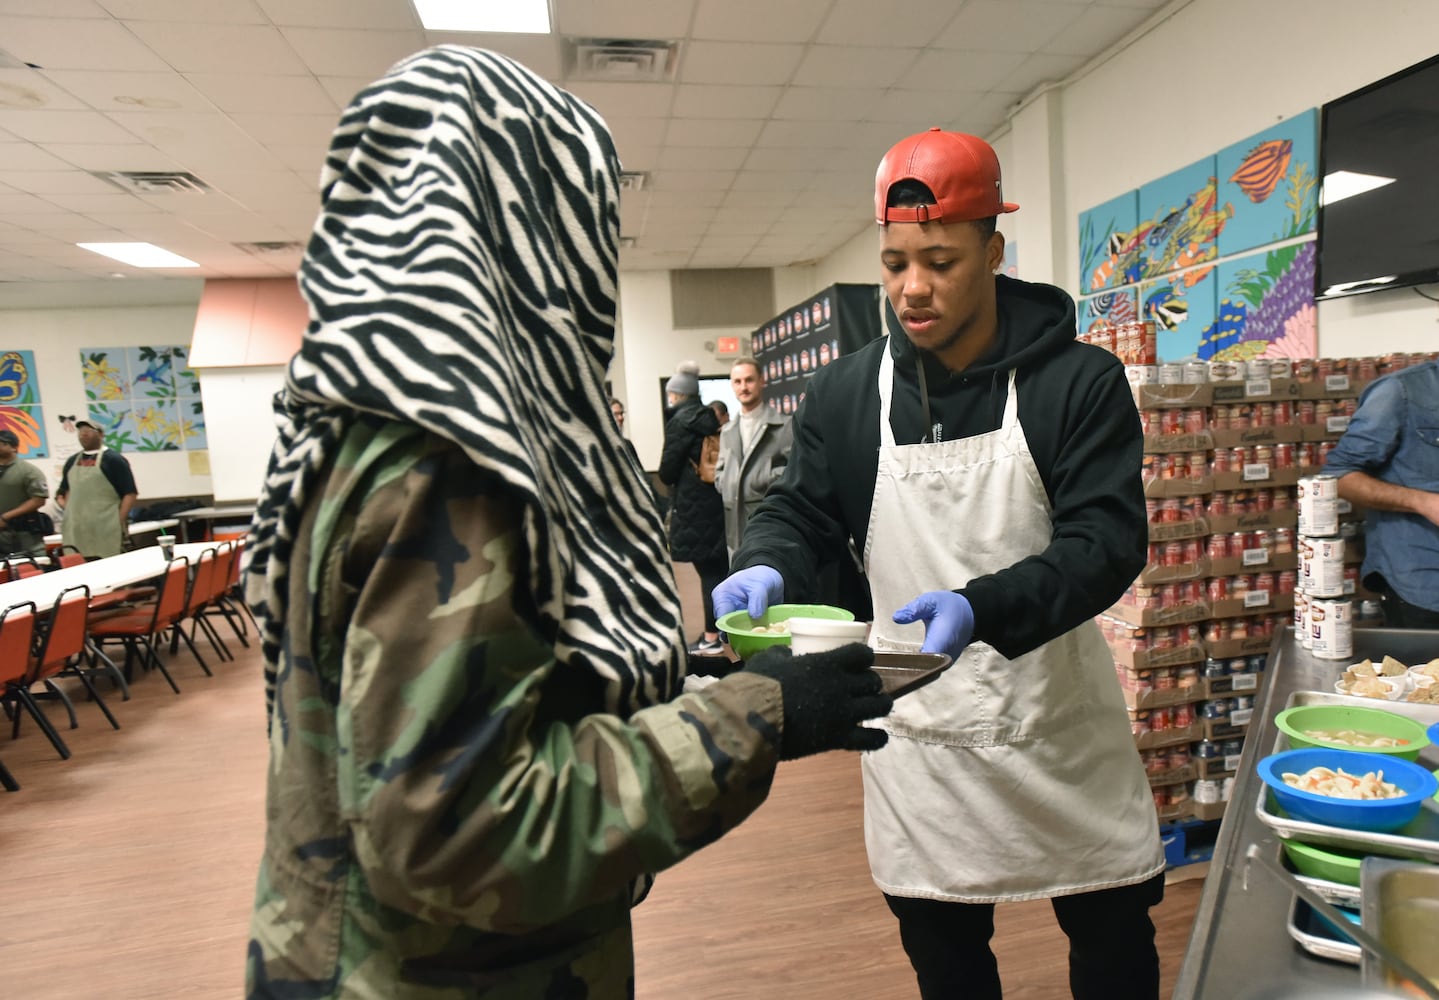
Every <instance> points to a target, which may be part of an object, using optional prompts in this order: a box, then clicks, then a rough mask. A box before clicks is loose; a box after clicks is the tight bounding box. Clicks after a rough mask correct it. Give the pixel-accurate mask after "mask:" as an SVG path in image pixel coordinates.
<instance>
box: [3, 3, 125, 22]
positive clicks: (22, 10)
mask: <svg viewBox="0 0 1439 1000" xmlns="http://www.w3.org/2000/svg"><path fill="white" fill-rule="evenodd" d="M5 13H7V14H14V15H17V16H24V17H94V18H100V19H103V20H108V19H109V17H110V12H109V11H107V10H106V9H105V8H104V7H101V6H100V5H99V4H98V3H96V2H95V0H5Z"/></svg>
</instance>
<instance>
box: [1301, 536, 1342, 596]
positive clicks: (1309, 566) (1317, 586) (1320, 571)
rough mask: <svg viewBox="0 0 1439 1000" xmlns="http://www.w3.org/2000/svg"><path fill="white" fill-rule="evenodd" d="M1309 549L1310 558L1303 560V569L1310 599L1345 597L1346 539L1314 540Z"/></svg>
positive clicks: (1305, 586) (1305, 588)
mask: <svg viewBox="0 0 1439 1000" xmlns="http://www.w3.org/2000/svg"><path fill="white" fill-rule="evenodd" d="M1308 549H1309V552H1308V558H1307V559H1303V566H1302V567H1301V569H1302V572H1303V574H1304V590H1305V591H1306V592H1307V593H1308V594H1309V596H1310V597H1341V596H1343V594H1344V539H1342V538H1313V539H1310V540H1309V546H1308ZM1302 555H1303V553H1302V552H1301V556H1302Z"/></svg>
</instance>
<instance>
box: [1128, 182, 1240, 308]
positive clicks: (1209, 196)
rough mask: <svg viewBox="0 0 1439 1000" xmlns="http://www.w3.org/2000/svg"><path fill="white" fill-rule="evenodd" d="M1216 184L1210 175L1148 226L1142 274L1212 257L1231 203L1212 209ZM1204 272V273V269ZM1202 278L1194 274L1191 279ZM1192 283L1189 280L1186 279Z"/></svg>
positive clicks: (1158, 272) (1231, 213) (1231, 214)
mask: <svg viewBox="0 0 1439 1000" xmlns="http://www.w3.org/2000/svg"><path fill="white" fill-rule="evenodd" d="M1218 189H1219V185H1218V183H1217V182H1216V181H1215V179H1214V178H1213V177H1210V178H1209V180H1208V181H1207V182H1206V183H1205V184H1204V186H1203V187H1201V188H1199V190H1197V191H1195V192H1194V193H1193V194H1191V195H1190V196H1189V197H1188V198H1186V199H1184V204H1183V205H1180V206H1179V207H1178V208H1175V209H1171V210H1170V211H1169V212H1168V213H1166V214H1165V216H1164V217H1163V218H1162V219H1159V220H1157V221H1156V222H1154V223H1152V224H1146V225H1149V227H1150V228H1149V230H1148V233H1147V234H1146V236H1145V249H1146V254H1145V256H1146V261H1145V275H1146V276H1148V277H1156V276H1158V275H1161V274H1167V273H1168V272H1170V271H1174V270H1177V269H1179V268H1181V267H1189V266H1190V265H1193V264H1197V263H1200V262H1202V261H1207V260H1213V259H1214V256H1215V252H1216V250H1215V241H1216V240H1217V239H1218V238H1219V234H1220V233H1221V232H1223V230H1224V226H1225V224H1226V223H1228V222H1229V220H1230V219H1231V218H1233V217H1234V206H1233V205H1228V204H1226V205H1225V206H1224V207H1223V208H1216V203H1217V201H1218ZM1206 273H1207V272H1206ZM1202 277H1204V275H1203V274H1201V275H1198V276H1197V277H1196V278H1195V279H1194V281H1198V280H1199V279H1200V278H1202ZM1190 284H1193V282H1190Z"/></svg>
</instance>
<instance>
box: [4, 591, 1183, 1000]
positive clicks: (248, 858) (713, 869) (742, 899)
mask: <svg viewBox="0 0 1439 1000" xmlns="http://www.w3.org/2000/svg"><path fill="white" fill-rule="evenodd" d="M681 581H682V584H683V585H684V586H685V587H686V589H687V590H688V588H692V587H693V578H692V577H690V578H688V579H687V578H686V577H685V576H684V575H683V574H682V576H681ZM688 592H689V593H690V594H692V593H693V591H692V590H688ZM686 604H687V606H689V605H690V604H691V601H690V600H689V599H687V601H686ZM232 645H233V644H232ZM172 672H173V673H174V674H175V677H176V679H177V681H178V682H179V684H180V687H181V689H182V691H183V693H182V694H180V695H178V696H177V695H174V694H172V693H171V692H170V690H169V688H168V687H166V686H165V684H164V681H163V680H162V679H161V678H159V677H157V676H154V675H153V674H151V675H146V676H143V677H141V678H139V680H138V681H137V683H136V684H135V686H134V698H133V699H132V700H131V701H129V702H122V701H120V699H119V696H118V694H116V695H115V696H113V697H111V698H110V699H109V701H110V705H111V708H112V709H113V711H114V712H115V714H116V716H117V717H118V718H119V720H120V722H121V724H122V725H123V726H124V728H123V729H122V730H120V731H119V732H115V731H112V730H111V729H110V728H109V727H108V726H107V725H106V724H105V721H104V719H103V718H102V717H101V715H100V713H99V711H98V709H97V708H96V707H95V706H94V705H90V704H84V703H80V704H79V705H78V710H79V713H80V728H79V729H76V730H62V732H63V734H64V736H65V738H66V740H67V742H69V744H70V746H71V748H72V750H73V751H74V758H73V759H72V760H69V761H61V760H59V759H58V758H57V757H56V756H55V754H54V752H53V750H52V749H51V748H50V745H49V744H48V743H47V742H46V741H45V740H44V739H43V737H41V735H40V734H39V732H38V731H37V730H36V729H35V727H34V725H33V723H31V722H29V720H27V721H26V723H25V724H24V726H23V729H22V732H21V736H20V739H19V740H18V741H16V742H13V743H12V742H10V740H9V739H8V733H6V734H5V735H4V736H0V759H3V760H4V761H5V763H6V764H7V765H8V766H9V767H10V770H11V771H12V772H14V774H15V776H16V777H17V778H18V779H19V780H20V782H21V784H22V785H23V786H24V788H23V789H22V790H21V791H20V792H17V793H12V794H0V859H3V860H0V863H3V865H4V874H5V882H4V885H5V893H4V898H5V904H4V907H3V917H0V997H5V998H15V1000H96V998H105V1000H131V998H175V997H184V998H206V1000H208V998H216V1000H219V998H230V997H235V996H238V995H239V994H240V988H241V987H240V984H241V982H242V978H243V957H244V948H245V938H246V927H247V924H248V920H249V911H250V902H251V892H252V886H253V879H254V873H255V866H256V863H257V860H258V858H259V854H260V850H261V844H262V839H263V794H264V769H265V761H266V744H265V737H264V718H263V708H262V693H261V692H262V682H261V672H260V665H259V658H258V655H257V654H256V653H255V652H253V651H250V652H248V653H245V652H243V651H241V656H240V658H239V660H238V661H237V662H236V663H232V664H224V665H217V666H216V676H215V677H214V678H206V677H205V676H204V675H203V674H201V672H200V671H199V669H198V667H196V666H195V665H194V663H193V661H192V660H191V659H190V658H189V657H188V655H182V656H180V657H178V659H177V661H176V664H175V666H174V667H173V668H172ZM48 707H49V709H50V713H51V716H52V718H55V719H57V720H58V719H61V718H63V713H62V712H61V711H60V709H59V707H58V706H53V705H52V706H48ZM1199 886H1200V883H1199V882H1198V881H1189V882H1181V883H1179V884H1177V885H1172V886H1170V888H1169V890H1168V891H1167V894H1166V899H1165V902H1164V904H1163V905H1162V906H1161V907H1160V908H1159V909H1158V910H1156V911H1155V913H1156V922H1157V923H1158V925H1159V927H1160V949H1161V954H1162V956H1163V963H1164V994H1165V995H1168V993H1169V992H1170V990H1171V989H1172V985H1173V983H1174V979H1175V973H1176V971H1177V969H1178V964H1179V960H1180V957H1181V956H1182V953H1183V950H1184V945H1185V941H1186V939H1187V936H1188V933H1189V925H1190V923H1191V922H1192V919H1193V912H1194V905H1195V902H1196V901H1197V899H1198V894H1199ZM635 923H636V938H637V946H636V965H637V995H638V997H639V998H640V1000H730V998H736V1000H737V998H741V997H744V998H750V997H755V996H775V997H785V998H786V1000H811V998H813V1000H820V998H824V1000H833V998H837V997H845V998H849V997H876V998H909V997H914V996H916V991H915V988H914V981H913V977H912V975H911V973H910V971H909V966H908V963H907V961H906V959H905V957H904V953H903V951H902V950H901V949H900V946H899V940H898V934H897V932H896V930H895V927H894V921H893V919H892V918H891V917H890V915H889V912H888V910H887V909H886V908H885V906H884V903H883V900H882V898H881V897H880V895H879V892H878V891H877V890H876V889H875V888H874V885H873V883H872V882H871V881H870V878H869V872H868V868H867V866H866V863H865V860H864V847H863V843H862V836H861V833H860V786H859V776H858V767H857V759H856V758H855V757H854V756H853V755H851V754H827V755H823V756H820V757H814V758H809V759H806V760H802V761H795V762H792V763H788V764H785V765H783V766H782V767H781V768H780V772H779V775H778V777H777V779H776V782H775V786H774V790H773V792H772V793H771V795H770V798H769V800H768V801H767V802H766V803H765V805H764V806H763V807H761V809H760V810H759V811H758V812H757V813H756V814H755V815H754V816H753V817H751V819H750V820H749V821H748V822H746V823H745V824H744V825H742V826H741V827H740V828H739V829H738V830H736V831H734V833H733V834H731V835H730V836H729V837H727V838H725V839H724V840H722V841H720V842H719V843H717V844H714V845H712V846H711V847H709V848H707V849H705V850H704V851H701V852H700V853H699V854H697V855H695V856H694V857H692V858H690V859H689V860H687V861H685V862H684V863H682V864H681V865H679V866H677V867H676V868H674V869H672V870H671V871H669V872H666V873H664V874H662V875H661V876H660V879H659V882H658V883H657V885H656V887H655V889H654V891H653V893H652V894H651V896H650V898H649V899H648V900H647V901H646V902H645V903H644V904H643V905H642V906H641V907H640V908H639V909H638V910H636V913H635ZM998 925H999V927H998V932H997V934H996V944H995V948H996V952H997V953H998V955H999V959H1000V966H1001V972H1002V974H1003V975H1004V977H1005V982H1006V990H1007V995H1008V996H1010V997H1020V998H1036V1000H1037V998H1049V997H1055V998H1059V997H1064V996H1067V995H1068V990H1067V988H1066V986H1065V975H1066V974H1065V961H1064V953H1065V942H1064V939H1063V936H1062V935H1061V934H1060V932H1059V930H1058V929H1057V927H1056V926H1055V924H1054V919H1053V914H1052V912H1051V911H1050V909H1049V906H1048V904H1047V903H1042V902H1041V903H1026V904H1020V905H1016V906H1011V907H1001V908H1000V912H999V918H998Z"/></svg>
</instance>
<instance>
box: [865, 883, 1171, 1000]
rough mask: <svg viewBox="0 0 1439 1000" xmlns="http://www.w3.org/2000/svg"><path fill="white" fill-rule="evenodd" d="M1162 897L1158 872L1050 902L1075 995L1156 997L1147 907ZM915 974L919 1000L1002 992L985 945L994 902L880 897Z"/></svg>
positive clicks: (977, 999) (982, 997) (1080, 999)
mask: <svg viewBox="0 0 1439 1000" xmlns="http://www.w3.org/2000/svg"><path fill="white" fill-rule="evenodd" d="M1163 898H1164V873H1163V872H1161V873H1160V874H1158V875H1156V876H1154V878H1152V879H1149V880H1148V881H1146V882H1140V883H1138V884H1137V885H1127V886H1121V887H1119V888H1117V889H1100V890H1097V891H1095V892H1086V893H1080V894H1078V895H1074V896H1056V897H1054V899H1052V900H1050V902H1051V903H1052V904H1053V906H1054V915H1055V917H1056V918H1057V919H1058V920H1059V926H1060V928H1061V929H1062V930H1063V931H1064V933H1065V934H1066V935H1067V936H1068V937H1069V990H1070V992H1071V993H1072V994H1073V995H1074V997H1075V998H1076V1000H1157V998H1158V996H1159V953H1158V952H1157V951H1156V950H1155V947H1154V922H1153V921H1151V920H1150V919H1149V908H1150V907H1151V906H1154V905H1156V904H1157V903H1158V902H1159V901H1160V900H1162V899H1163ZM884 899H885V902H887V903H888V904H889V908H890V910H891V911H892V912H893V913H894V915H895V916H896V917H898V918H899V936H900V940H901V941H903V942H904V950H905V953H906V954H907V955H909V961H910V964H911V965H913V966H914V971H915V974H916V976H918V978H919V994H920V996H921V997H922V998H923V1000H993V998H998V997H1000V996H1002V995H1003V991H1002V990H1001V988H1000V984H999V966H998V964H997V963H996V962H995V959H994V953H993V952H992V951H990V950H989V939H990V938H992V937H993V936H994V904H992V903H945V902H940V901H939V900H934V899H910V898H908V897H901V896H890V895H888V894H886V895H885V897H884Z"/></svg>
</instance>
